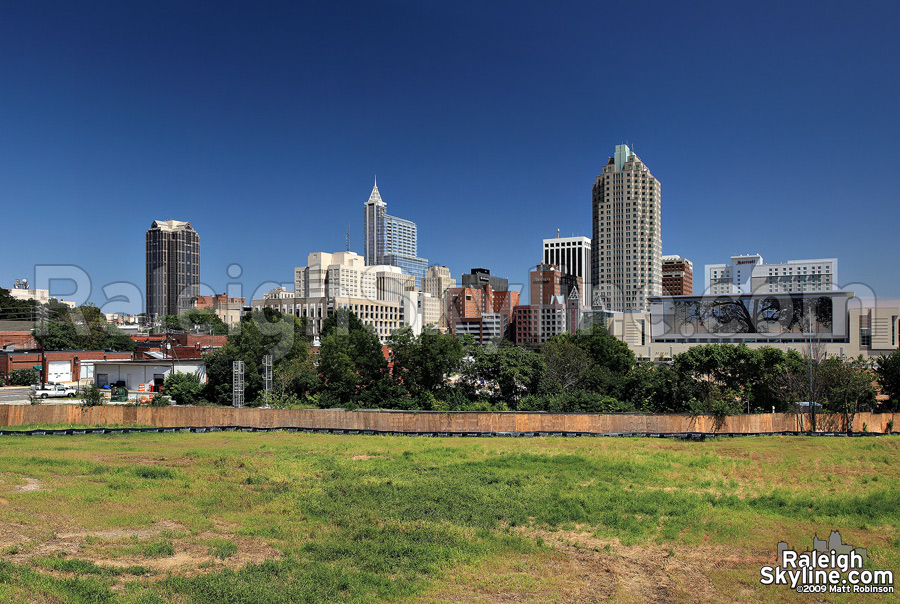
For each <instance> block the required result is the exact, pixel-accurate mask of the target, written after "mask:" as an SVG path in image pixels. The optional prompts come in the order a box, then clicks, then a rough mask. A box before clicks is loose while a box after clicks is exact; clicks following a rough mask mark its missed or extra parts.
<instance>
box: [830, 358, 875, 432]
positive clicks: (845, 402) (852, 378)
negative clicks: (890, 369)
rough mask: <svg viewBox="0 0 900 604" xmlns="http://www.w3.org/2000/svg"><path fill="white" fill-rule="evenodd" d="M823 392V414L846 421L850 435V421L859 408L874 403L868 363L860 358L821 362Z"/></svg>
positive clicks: (870, 406)
mask: <svg viewBox="0 0 900 604" xmlns="http://www.w3.org/2000/svg"><path fill="white" fill-rule="evenodd" d="M821 375H822V381H823V383H824V392H823V400H822V407H823V409H825V410H826V411H831V412H834V413H842V414H843V415H844V417H845V419H846V422H847V432H848V433H852V432H853V420H854V418H855V417H856V414H857V413H859V412H860V411H861V410H863V409H862V408H861V407H863V408H868V409H871V408H872V406H874V404H875V386H874V385H873V383H872V382H873V377H874V376H873V375H872V374H871V373H870V367H869V363H868V361H866V360H865V359H863V357H862V355H860V357H859V358H857V359H848V360H845V359H843V358H841V357H830V358H827V359H825V360H824V361H823V362H822V368H821Z"/></svg>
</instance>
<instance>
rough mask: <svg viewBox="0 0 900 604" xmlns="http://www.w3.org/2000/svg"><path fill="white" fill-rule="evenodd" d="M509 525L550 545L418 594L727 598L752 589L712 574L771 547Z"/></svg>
mask: <svg viewBox="0 0 900 604" xmlns="http://www.w3.org/2000/svg"><path fill="white" fill-rule="evenodd" d="M514 530H515V531H516V532H517V533H519V534H520V535H523V536H527V537H529V538H538V537H539V538H541V539H542V540H543V541H544V543H545V544H546V545H547V546H549V547H550V548H551V550H550V552H549V553H548V554H541V555H538V556H527V557H525V558H524V559H523V560H525V562H524V563H523V562H522V561H505V562H502V563H500V565H499V566H498V567H496V568H494V567H492V568H483V569H476V570H473V571H472V573H473V577H454V578H453V579H452V580H451V582H452V583H453V585H452V586H450V587H449V588H448V586H442V588H441V592H440V593H436V592H432V593H428V594H425V595H424V596H423V597H421V598H416V599H415V601H416V602H419V603H426V602H428V603H432V602H482V603H495V602H496V603H499V602H530V603H538V602H565V603H569V604H588V603H595V602H635V603H638V602H654V603H664V604H669V603H672V604H675V603H685V602H691V603H693V602H731V601H735V598H738V599H746V596H747V595H749V594H748V593H741V594H739V593H736V592H735V590H734V589H731V592H730V593H725V592H723V591H721V589H719V588H718V587H717V586H716V585H715V583H714V582H713V578H714V575H716V574H719V573H722V572H726V573H729V572H740V570H741V569H745V568H747V567H748V566H754V565H762V564H764V563H768V562H771V560H770V558H771V552H754V551H750V550H745V549H736V548H726V547H713V546H678V547H666V546H660V545H641V546H624V545H622V544H621V543H620V542H619V541H618V540H617V539H602V538H598V537H595V536H594V535H593V534H591V533H589V532H579V531H577V530H576V531H547V530H539V529H533V528H517V529H514ZM732 585H733V583H732ZM741 591H744V592H749V591H750V590H746V589H744V590H741ZM751 598H752V597H751Z"/></svg>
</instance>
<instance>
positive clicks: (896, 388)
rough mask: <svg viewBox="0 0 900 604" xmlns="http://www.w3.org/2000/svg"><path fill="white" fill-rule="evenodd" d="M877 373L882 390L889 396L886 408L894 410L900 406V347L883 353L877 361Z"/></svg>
mask: <svg viewBox="0 0 900 604" xmlns="http://www.w3.org/2000/svg"><path fill="white" fill-rule="evenodd" d="M875 374H876V375H877V376H878V385H879V386H881V392H882V393H883V394H885V395H887V397H888V400H887V402H886V403H884V405H883V407H884V409H885V410H886V411H894V410H896V409H898V408H900V349H897V350H894V351H893V352H891V353H890V354H888V355H881V357H879V358H878V361H877V362H876V363H875Z"/></svg>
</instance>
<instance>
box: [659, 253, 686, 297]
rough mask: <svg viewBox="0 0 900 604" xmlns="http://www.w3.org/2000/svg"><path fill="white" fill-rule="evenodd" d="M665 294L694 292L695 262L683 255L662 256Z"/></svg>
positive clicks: (679, 294) (681, 294)
mask: <svg viewBox="0 0 900 604" xmlns="http://www.w3.org/2000/svg"><path fill="white" fill-rule="evenodd" d="M662 287H663V295H664V296H690V295H691V294H692V293H694V263H693V262H691V261H690V260H688V259H687V258H682V257H681V256H663V257H662Z"/></svg>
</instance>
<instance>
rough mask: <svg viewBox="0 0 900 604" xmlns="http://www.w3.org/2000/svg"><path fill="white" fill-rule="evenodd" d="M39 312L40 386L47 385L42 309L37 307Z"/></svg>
mask: <svg viewBox="0 0 900 604" xmlns="http://www.w3.org/2000/svg"><path fill="white" fill-rule="evenodd" d="M38 309H39V310H40V312H41V386H42V387H44V386H46V385H47V352H46V350H44V307H43V306H38Z"/></svg>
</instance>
